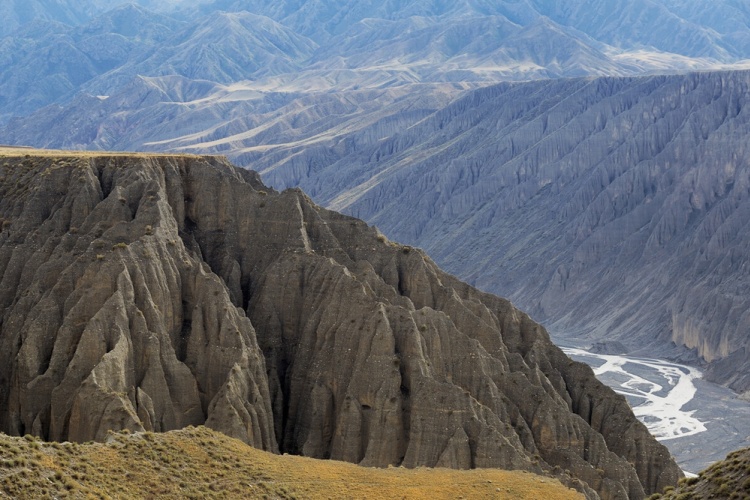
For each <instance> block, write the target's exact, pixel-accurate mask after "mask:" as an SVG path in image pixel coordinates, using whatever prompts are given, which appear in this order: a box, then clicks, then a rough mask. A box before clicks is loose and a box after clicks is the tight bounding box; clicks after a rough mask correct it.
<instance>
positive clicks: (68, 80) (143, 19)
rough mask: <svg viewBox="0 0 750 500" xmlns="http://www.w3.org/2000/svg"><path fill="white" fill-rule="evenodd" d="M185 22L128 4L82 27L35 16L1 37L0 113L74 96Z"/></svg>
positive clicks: (9, 112)
mask: <svg viewBox="0 0 750 500" xmlns="http://www.w3.org/2000/svg"><path fill="white" fill-rule="evenodd" d="M180 26H181V23H179V22H177V21H175V20H173V19H171V18H169V17H166V16H161V15H159V14H156V13H153V12H149V11H147V10H145V9H142V8H140V7H137V6H135V5H132V4H131V5H125V6H122V7H119V8H117V9H114V10H111V11H109V12H107V13H105V14H102V15H101V16H99V17H97V18H94V19H93V20H91V21H90V22H89V23H87V24H84V25H82V26H78V27H69V26H66V25H64V24H61V23H54V22H46V21H35V22H33V23H32V24H30V25H29V26H28V30H24V31H23V32H17V33H16V34H15V35H14V36H11V37H6V38H4V39H1V40H0V117H3V116H4V117H7V116H9V115H10V114H24V113H28V112H31V111H33V110H35V109H37V108H39V107H41V106H44V105H46V104H49V103H52V102H55V101H57V100H59V99H64V98H66V97H68V96H71V95H72V94H74V93H75V92H77V91H79V89H80V88H81V87H82V86H83V85H84V84H85V83H87V82H89V81H90V80H92V79H93V78H95V77H97V76H99V75H101V74H104V73H106V72H107V71H109V70H111V69H113V68H116V67H119V66H121V65H123V64H125V63H127V62H128V61H130V60H131V59H132V58H136V57H137V54H141V53H143V52H144V51H148V50H150V49H151V47H152V46H153V45H154V44H159V43H162V42H164V41H165V39H166V38H168V36H169V34H170V33H171V32H172V31H173V30H174V29H176V28H178V27H180Z"/></svg>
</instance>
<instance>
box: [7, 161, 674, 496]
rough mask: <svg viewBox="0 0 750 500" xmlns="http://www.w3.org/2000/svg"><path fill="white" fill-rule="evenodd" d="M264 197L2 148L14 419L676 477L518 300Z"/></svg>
mask: <svg viewBox="0 0 750 500" xmlns="http://www.w3.org/2000/svg"><path fill="white" fill-rule="evenodd" d="M268 191H269V190H268V188H265V187H264V186H263V185H262V184H261V183H260V182H259V181H258V178H257V175H256V174H254V173H252V172H249V171H246V170H242V169H237V168H235V167H233V166H231V165H230V164H229V163H227V162H226V161H225V160H223V159H220V158H210V157H207V158H201V157H189V156H145V155H142V156H137V155H107V154H102V155H93V154H91V155H84V154H78V155H74V154H64V153H59V152H47V153H40V152H35V151H30V150H29V151H20V152H19V151H17V150H16V151H12V150H11V151H8V152H7V153H6V155H5V156H4V157H2V158H0V217H2V220H3V222H2V232H1V233H0V275H1V276H2V281H0V314H2V323H1V324H0V328H1V329H0V353H1V354H0V429H1V430H3V431H5V432H7V433H9V434H15V435H21V434H26V433H30V434H33V435H37V436H40V437H43V438H45V439H52V440H71V441H87V440H102V439H104V438H105V437H106V435H107V431H108V430H110V429H115V430H117V429H130V430H134V431H141V430H155V431H167V430H172V429H178V428H181V427H184V426H186V425H191V424H192V425H194V424H204V423H205V424H206V425H207V426H209V427H211V428H213V429H217V430H220V431H222V432H224V433H226V434H228V435H230V436H234V437H237V438H240V439H242V440H243V441H245V442H247V443H250V444H252V445H254V446H256V447H259V448H263V449H266V450H270V451H283V452H290V453H299V454H303V455H306V456H309V457H314V458H333V459H339V460H345V461H349V462H354V463H359V464H362V465H372V466H385V465H389V464H393V465H404V466H407V467H416V466H447V467H452V468H473V467H500V468H515V469H526V470H535V471H540V472H541V471H548V472H549V473H553V474H556V475H559V476H560V477H563V479H564V478H565V477H567V472H563V469H567V470H568V471H569V473H570V474H571V475H572V476H574V477H577V478H579V479H580V480H582V481H584V482H585V483H587V485H588V486H584V485H581V484H578V488H580V489H582V490H585V491H587V492H588V494H589V496H594V495H595V494H594V492H593V491H592V490H591V489H589V486H590V487H591V488H593V489H594V490H596V492H598V494H599V495H601V496H602V497H603V498H624V497H625V496H626V495H627V496H629V497H630V498H641V497H643V496H644V492H645V493H648V492H652V491H656V490H659V489H661V488H662V487H663V486H666V485H668V484H673V483H674V482H675V481H676V480H677V479H678V477H679V475H680V471H679V469H678V468H677V466H676V465H675V464H674V462H673V461H672V459H671V458H670V456H669V453H668V452H667V450H666V449H665V448H664V447H663V446H662V445H660V444H658V443H657V442H656V441H655V440H654V439H653V438H652V437H651V436H650V435H649V434H648V432H647V431H646V429H645V427H644V426H643V425H642V424H641V423H640V422H638V421H637V420H636V419H635V417H634V416H633V414H632V412H631V411H630V409H629V407H628V405H627V403H626V402H625V400H624V398H623V397H621V396H619V395H616V394H614V393H613V392H612V391H611V390H609V389H608V388H606V387H604V386H603V385H602V384H600V383H599V382H598V381H597V380H596V379H595V378H594V376H593V374H592V372H591V370H590V369H589V368H588V367H586V366H584V365H582V364H579V363H574V362H573V361H571V360H570V359H569V358H567V357H566V356H565V355H564V354H563V353H562V352H561V351H560V350H559V349H558V348H557V347H555V346H554V345H552V344H551V342H550V341H549V338H548V336H547V333H546V332H545V331H544V329H543V328H542V327H541V326H539V325H538V324H536V323H534V322H533V321H531V320H530V319H529V317H528V316H526V315H525V314H523V313H522V312H520V311H518V310H517V309H515V308H514V307H513V306H512V305H511V304H510V303H509V302H508V301H506V300H503V299H500V298H497V297H495V296H492V295H488V294H484V293H481V292H479V291H478V290H476V289H474V288H472V287H470V286H468V285H466V284H464V283H461V282H459V281H458V280H456V279H455V278H453V277H451V276H449V275H447V274H445V273H443V272H442V271H440V270H439V269H438V268H437V267H436V266H435V265H434V264H433V263H432V261H430V260H429V259H428V258H427V257H426V256H425V255H424V253H422V252H421V251H419V250H416V249H412V248H410V247H403V246H399V245H395V244H392V243H390V242H388V241H387V240H386V239H385V238H384V237H383V236H381V235H379V233H378V232H377V230H375V229H373V228H370V227H368V226H367V225H366V224H365V223H364V222H362V221H359V220H357V219H353V218H351V217H347V216H344V215H340V214H337V213H335V212H330V211H327V210H324V209H321V208H320V207H318V206H316V205H314V204H313V203H312V202H310V200H309V199H308V198H307V197H306V196H305V195H304V194H303V193H302V192H301V191H299V190H288V191H285V192H283V193H281V194H277V193H275V192H268ZM566 481H568V482H569V483H570V484H576V483H575V481H572V482H571V480H569V479H568V480H566Z"/></svg>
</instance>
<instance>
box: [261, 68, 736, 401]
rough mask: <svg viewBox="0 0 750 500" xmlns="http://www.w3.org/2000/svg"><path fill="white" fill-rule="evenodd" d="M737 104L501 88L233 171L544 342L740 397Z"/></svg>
mask: <svg viewBox="0 0 750 500" xmlns="http://www.w3.org/2000/svg"><path fill="white" fill-rule="evenodd" d="M748 95H750V72H747V71H736V72H726V73H696V74H690V75H673V76H653V77H643V78H600V79H575V80H550V81H543V82H529V83H524V84H501V85H497V86H493V87H489V88H484V89H478V90H475V91H472V92H470V93H468V94H467V95H465V96H464V97H462V98H459V99H457V100H455V101H454V102H452V103H451V104H450V105H448V106H446V107H445V108H443V109H441V110H439V111H437V112H435V113H433V114H431V115H430V116H428V117H426V118H424V119H422V120H420V121H419V122H418V123H414V124H411V126H406V127H404V128H402V129H400V130H396V131H391V132H389V134H388V135H387V136H385V137H384V135H385V134H382V133H376V132H380V131H379V130H378V129H376V128H375V127H366V128H363V129H361V130H357V131H354V132H347V133H344V134H339V135H337V136H336V137H335V138H334V139H330V138H328V140H330V141H331V142H332V143H334V144H346V145H354V146H352V147H348V148H343V147H328V148H318V149H316V148H310V147H302V146H300V145H298V144H295V143H294V142H293V141H289V142H288V144H278V145H276V146H274V147H272V148H266V149H264V150H263V155H260V154H258V155H257V157H256V158H253V159H254V160H255V161H253V162H251V163H249V164H250V165H251V166H252V168H254V169H257V170H258V171H259V172H260V173H261V174H262V175H263V176H264V179H265V180H266V181H267V182H269V183H270V184H272V185H274V186H290V185H295V186H300V187H301V188H302V189H304V190H305V191H306V192H308V193H310V195H311V196H312V197H313V198H314V199H316V200H317V201H319V202H320V203H322V204H325V205H327V206H329V207H330V208H333V209H336V210H342V211H345V212H347V213H349V214H352V215H355V216H357V217H362V218H363V219H365V220H367V221H368V222H371V223H374V224H377V225H378V227H380V228H381V229H382V230H383V231H384V232H386V233H387V234H388V235H389V236H391V237H393V238H395V239H398V240H400V241H404V242H408V243H410V244H414V245H418V246H420V247H422V248H425V249H426V250H427V251H428V252H429V253H430V255H432V256H433V258H435V259H436V260H437V261H438V262H440V263H441V264H442V265H445V267H446V269H448V270H449V271H451V272H454V273H456V274H457V275H458V276H461V277H462V278H463V279H466V280H467V281H469V282H470V283H472V284H475V285H476V286H478V287H480V288H482V289H485V290H488V291H492V292H496V293H502V294H503V295H507V296H509V297H510V298H511V299H512V300H513V302H514V303H515V304H518V305H519V306H521V307H523V308H524V309H525V310H527V311H528V312H529V313H530V314H531V315H533V317H535V318H537V319H539V320H541V321H542V322H544V324H545V325H547V326H548V327H549V328H550V329H551V330H552V331H554V332H556V333H559V334H560V335H565V334H568V335H570V336H575V337H576V338H577V339H578V341H579V342H580V339H581V338H585V337H586V336H588V337H589V339H590V340H591V341H597V340H602V339H606V340H618V341H621V342H622V343H623V344H625V345H626V347H627V348H629V349H631V350H633V351H635V350H637V349H640V350H641V352H642V353H648V354H649V355H654V354H655V353H659V354H662V355H665V356H666V355H670V356H675V355H686V351H688V349H689V350H691V352H690V353H687V355H689V356H690V358H688V359H690V360H691V361H695V360H698V359H701V358H702V360H705V361H706V362H708V363H710V366H709V370H708V374H707V375H708V378H710V379H711V380H713V381H716V382H720V383H724V384H726V385H728V386H730V387H731V388H733V389H734V390H736V391H739V392H744V391H748V390H750V337H749V336H748V335H747V332H748V328H750V313H749V312H748V311H750V302H749V300H748V297H750V295H749V294H748V293H747V292H748V284H749V283H750V282H749V281H748V271H747V269H748V262H749V261H750V254H749V253H748V251H747V249H748V245H749V244H750V240H749V239H748V238H749V236H748V235H750V233H749V232H748V231H747V221H748V220H750V219H749V218H748V215H749V214H750V196H748V193H750V188H749V187H750V169H748V165H749V164H750V149H748V147H747V140H746V138H747V137H748V135H750V106H748V100H747V96H748ZM282 142H283V141H278V143H282ZM305 146H307V145H305ZM404 213H408V214H410V217H406V218H405V217H403V214H404ZM675 344H676V345H678V346H681V347H682V352H677V353H675V351H674V350H672V349H671V347H670V346H672V347H673V346H674V345H675Z"/></svg>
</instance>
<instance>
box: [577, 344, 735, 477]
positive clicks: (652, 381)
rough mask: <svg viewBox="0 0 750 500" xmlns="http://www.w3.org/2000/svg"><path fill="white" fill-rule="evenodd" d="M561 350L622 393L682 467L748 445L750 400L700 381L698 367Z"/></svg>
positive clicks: (689, 468)
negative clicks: (743, 399) (747, 400)
mask: <svg viewBox="0 0 750 500" xmlns="http://www.w3.org/2000/svg"><path fill="white" fill-rule="evenodd" d="M563 350H564V351H565V353H566V354H568V355H569V356H570V357H572V358H573V359H575V360H576V361H581V362H584V363H586V364H588V365H590V366H591V367H592V368H593V369H594V373H595V374H596V375H597V377H598V378H599V379H600V380H601V381H602V382H604V383H605V384H607V385H609V386H610V387H612V388H613V389H615V390H616V391H617V392H619V393H620V394H623V395H624V396H625V397H626V398H627V399H628V401H629V402H630V404H631V405H632V406H633V411H634V413H635V414H636V416H637V417H638V418H639V419H640V420H641V421H642V422H643V423H645V424H646V426H647V427H648V428H649V430H650V431H651V433H652V434H654V436H656V438H657V439H658V440H659V441H662V442H663V443H664V445H666V446H667V447H668V448H669V450H670V451H671V452H672V454H673V455H674V456H675V459H676V460H677V463H678V464H679V465H680V467H682V468H683V470H685V471H686V472H690V473H697V472H698V471H701V470H703V469H705V468H706V467H708V466H709V465H710V464H712V463H714V462H716V461H717V460H722V459H724V457H725V456H726V455H727V454H728V453H729V452H731V451H733V450H736V449H738V448H742V447H746V446H750V437H748V435H747V429H750V404H748V402H746V401H742V400H740V399H739V398H737V394H735V393H734V392H732V391H731V390H729V389H726V388H724V387H721V386H719V385H716V384H712V383H710V382H707V381H705V380H703V379H702V378H701V377H702V372H701V371H700V370H699V369H697V368H695V367H690V366H685V365H680V364H676V363H672V362H669V361H663V360H658V359H647V358H641V357H631V356H624V355H617V356H615V355H604V354H594V353H590V352H587V351H585V350H583V349H580V348H573V347H563Z"/></svg>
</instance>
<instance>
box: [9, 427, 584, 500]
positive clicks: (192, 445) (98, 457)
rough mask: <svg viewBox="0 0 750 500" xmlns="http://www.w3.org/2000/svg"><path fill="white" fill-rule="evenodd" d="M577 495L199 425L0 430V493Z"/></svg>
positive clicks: (526, 479) (545, 482)
mask: <svg viewBox="0 0 750 500" xmlns="http://www.w3.org/2000/svg"><path fill="white" fill-rule="evenodd" d="M67 495H70V496H72V497H74V498H89V497H91V496H92V495H93V497H95V498H155V497H158V498H180V499H183V498H214V497H221V498H227V496H230V497H233V498H269V497H271V498H282V499H295V498H299V499H303V498H304V499H328V498H331V496H333V497H335V498H363V499H364V498H371V499H376V498H404V497H406V498H414V499H420V498H423V499H434V498H445V499H449V498H458V497H462V498H467V499H469V498H476V499H482V498H488V497H492V498H498V499H504V498H507V499H529V500H533V499H537V498H547V499H550V500H568V499H570V500H573V499H576V498H582V496H581V495H580V493H577V492H575V491H573V490H570V489H568V488H566V487H564V486H563V485H562V484H560V483H559V482H558V481H555V480H552V479H549V478H545V477H540V476H536V475H533V474H528V473H525V472H509V471H501V470H497V469H491V470H475V471H454V470H449V469H418V470H411V469H404V468H391V469H371V468H365V467H357V466H355V465H352V464H347V463H344V462H336V461H333V460H326V461H323V460H314V459H310V458H303V457H295V456H291V455H284V456H279V455H273V454H270V453H268V452H264V451H260V450H257V449H255V448H252V447H250V446H247V445H246V444H244V443H242V442H241V441H238V440H236V439H232V438H229V437H227V436H224V435H223V434H220V433H217V432H215V431H211V430H210V429H206V428H205V427H202V428H187V429H184V430H179V431H172V432H168V433H163V434H154V433H138V434H124V433H121V434H114V433H113V434H111V435H109V436H108V438H107V442H106V444H105V443H87V444H75V443H64V444H60V443H43V442H39V441H38V440H35V439H33V438H32V437H31V436H27V438H26V439H24V438H11V437H8V436H3V435H0V498H5V497H10V498H41V497H53V498H63V497H66V496H67Z"/></svg>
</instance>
